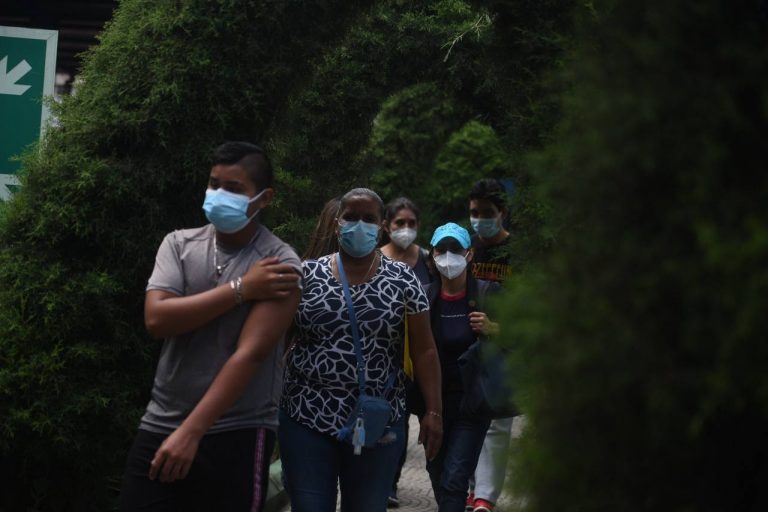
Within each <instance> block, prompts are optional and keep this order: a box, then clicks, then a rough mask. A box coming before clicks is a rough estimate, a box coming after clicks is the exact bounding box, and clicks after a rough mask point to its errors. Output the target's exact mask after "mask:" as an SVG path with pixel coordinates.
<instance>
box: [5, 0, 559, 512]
mask: <svg viewBox="0 0 768 512" xmlns="http://www.w3.org/2000/svg"><path fill="white" fill-rule="evenodd" d="M572 3H573V2H572V0H571V1H566V0H557V1H556V0H545V1H543V2H538V1H534V0H507V1H474V2H466V1H462V0H420V1H412V0H408V1H405V0H397V1H392V2H389V1H387V2H366V1H358V2H341V1H331V0H288V1H286V0H181V1H177V2H156V1H151V0H123V1H122V2H120V4H119V7H118V9H117V10H116V11H115V14H114V18H113V19H112V21H110V23H109V24H108V26H107V27H106V29H105V31H104V32H103V34H102V35H101V38H100V43H99V45H98V46H97V47H95V48H94V49H93V50H91V51H89V52H88V53H87V54H86V55H85V57H84V62H83V68H82V72H81V73H80V74H79V78H80V80H79V82H78V83H79V85H78V87H77V93H76V94H75V95H74V96H72V97H70V98H66V99H65V101H64V103H63V104H62V105H61V106H58V107H55V114H56V118H57V119H58V124H57V127H56V128H54V129H52V130H50V131H49V132H48V134H47V136H46V137H45V139H44V140H43V141H42V143H41V145H40V148H39V151H37V150H35V151H33V152H30V153H29V154H27V156H26V158H25V160H24V163H23V173H22V176H21V179H22V183H23V187H22V188H21V191H20V192H19V194H17V196H16V197H15V198H14V199H13V201H11V202H10V203H9V204H8V205H7V206H4V207H3V209H2V212H0V479H2V481H3V482H4V487H3V488H4V489H6V488H8V489H12V491H11V492H2V493H0V511H3V512H5V511H6V510H8V511H11V510H13V511H16V510H35V511H59V510H60V511H64V510H77V511H88V510H98V511H103V510H109V509H110V508H111V507H112V506H113V504H114V497H115V495H116V491H117V488H118V486H119V475H120V472H121V470H122V465H123V458H124V455H125V452H126V450H127V443H128V441H129V440H130V438H131V437H132V434H133V432H134V429H135V428H136V425H137V422H138V418H139V416H140V414H141V410H142V409H143V407H144V405H145V403H146V400H147V397H148V392H149V388H150V386H151V375H152V372H153V370H154V365H155V356H156V350H157V347H158V344H157V343H156V342H153V341H151V340H150V339H149V338H148V336H147V335H146V334H145V332H144V328H143V322H142V301H143V289H144V286H145V283H146V279H147V277H148V274H149V272H150V271H151V268H152V261H153V257H154V253H155V251H156V248H157V245H158V244H159V242H160V240H161V237H162V236H163V234H164V233H166V232H167V231H169V230H171V229H176V228H180V227H188V226H194V225H199V224H201V223H203V222H204V219H203V217H202V214H201V211H200V204H201V201H202V198H203V192H202V191H203V188H204V187H205V181H206V175H207V172H208V169H209V161H208V157H209V154H210V152H211V150H212V148H213V147H215V146H216V145H217V144H218V143H220V142H221V141H223V140H225V139H248V140H255V141H260V142H261V143H262V144H264V145H265V146H266V147H267V148H268V150H270V152H271V153H272V154H273V156H274V161H275V163H276V166H277V169H278V195H277V201H276V203H275V205H274V207H273V208H270V209H269V210H270V211H267V212H266V215H267V218H268V223H269V225H270V226H271V227H273V228H275V230H276V232H277V233H278V234H279V235H280V236H283V237H284V238H285V239H286V240H288V241H289V242H291V243H294V244H296V245H297V246H299V248H300V247H301V245H302V244H303V240H305V239H306V233H307V230H308V229H310V227H311V226H312V224H313V217H314V216H315V215H316V213H317V212H318V211H319V209H320V207H321V205H322V204H323V203H324V202H325V200H327V198H328V197H329V196H330V195H333V194H336V193H339V192H341V191H343V190H345V189H347V188H349V187H350V186H352V185H354V184H358V183H361V184H362V183H368V182H370V181H371V180H372V176H371V175H372V173H373V172H378V171H377V169H379V168H376V167H375V165H373V164H372V160H371V159H370V158H369V156H370V155H371V154H373V153H375V151H376V147H375V144H374V146H372V145H371V143H372V140H373V142H375V141H376V137H374V139H371V134H372V133H373V131H374V126H375V119H376V117H377V115H378V114H379V113H380V111H381V110H382V105H383V104H385V103H387V101H388V99H394V98H398V97H402V96H403V95H406V96H407V95H408V91H413V90H418V89H419V88H420V87H423V84H431V85H429V87H433V88H434V89H435V90H437V91H443V92H442V93H441V95H442V96H445V97H446V98H449V100H448V101H449V102H452V103H453V104H455V105H457V107H456V108H457V109H458V110H457V111H461V112H463V113H462V114H461V116H459V117H460V119H459V118H453V119H449V120H448V121H449V122H448V124H447V125H446V126H445V127H443V128H441V130H442V132H441V133H443V135H441V137H440V139H441V143H440V144H435V145H434V146H433V147H432V150H431V153H430V154H431V156H430V158H435V159H436V162H438V163H439V165H438V167H439V168H440V169H441V172H444V173H449V172H450V171H453V170H454V169H459V168H458V167H457V166H454V165H453V162H454V161H459V160H461V159H462V158H464V156H463V155H464V154H463V153H462V152H461V151H453V150H452V149H451V148H452V147H453V148H455V147H457V146H462V145H463V144H464V142H467V141H468V139H472V138H473V137H474V136H473V135H472V134H473V133H475V131H473V130H475V129H476V131H477V133H481V134H483V136H484V137H486V139H488V140H493V141H495V142H494V144H496V145H497V146H499V147H500V149H499V151H502V152H506V153H509V154H513V157H514V158H513V159H517V158H518V157H517V156H514V155H517V154H519V153H520V151H521V148H523V147H525V148H528V147H532V146H536V145H538V144H540V143H541V141H543V140H545V139H546V132H547V131H548V129H549V128H548V127H549V126H551V124H552V122H553V119H554V117H553V116H552V115H549V114H547V115H543V114H542V112H545V113H546V112H551V111H552V109H551V108H550V106H548V105H551V102H546V101H544V100H543V99H542V98H543V97H544V95H543V91H544V90H545V89H546V87H544V86H543V83H542V82H540V79H541V76H543V74H544V73H543V70H545V69H547V68H548V67H549V66H550V64H549V63H550V62H551V61H553V60H556V57H557V55H558V53H559V52H560V46H561V45H560V35H559V34H561V32H562V31H563V30H564V29H565V28H567V25H568V23H567V19H568V16H569V14H568V12H569V8H570V5H571V4H572ZM537 31H538V32H537ZM510 34H518V35H517V36H512V35H510ZM508 49H512V50H513V51H511V52H507V50H508ZM510 84H515V87H514V88H513V89H514V90H511V89H510V87H509V86H510ZM524 84H525V85H524ZM412 88H415V89H412ZM403 115H404V116H406V117H407V116H416V117H417V114H416V113H415V112H410V113H409V112H404V113H403ZM473 119H474V121H473V122H470V123H469V124H467V122H468V121H471V120H473ZM529 125H530V126H531V127H534V130H532V131H528V136H527V137H526V138H525V139H522V138H519V137H518V136H517V135H515V133H518V132H520V131H521V130H523V127H524V126H529ZM462 127H464V128H462ZM457 130H458V131H457ZM533 131H536V133H533ZM450 141H454V142H455V144H454V145H453V146H452V144H453V143H451V142H450ZM443 142H444V143H446V144H447V145H444V144H443ZM469 142H474V141H469ZM472 147H474V146H472ZM506 153H505V154H506ZM401 162H402V160H401ZM465 170H466V169H465ZM461 172H464V171H461ZM416 199H418V198H416ZM534 217H535V215H534V216H532V218H534ZM6 484H7V486H6Z"/></svg>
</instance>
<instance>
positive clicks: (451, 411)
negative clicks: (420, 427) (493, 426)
mask: <svg viewBox="0 0 768 512" xmlns="http://www.w3.org/2000/svg"><path fill="white" fill-rule="evenodd" d="M460 401H461V394H450V393H448V394H444V395H443V444H442V446H441V447H440V451H439V452H438V454H437V456H436V457H435V458H434V459H432V460H431V461H427V472H428V473H429V479H430V480H431V481H432V490H433V491H434V493H435V500H436V501H437V507H438V510H439V511H440V512H464V507H465V505H466V502H467V488H468V487H469V478H470V476H472V474H473V473H474V471H475V466H477V459H478V458H479V457H480V450H482V448H483V440H484V439H485V433H486V432H487V431H488V426H489V425H490V423H491V422H490V420H488V419H478V418H467V417H462V416H461V415H460V414H459V413H458V410H459V403H460Z"/></svg>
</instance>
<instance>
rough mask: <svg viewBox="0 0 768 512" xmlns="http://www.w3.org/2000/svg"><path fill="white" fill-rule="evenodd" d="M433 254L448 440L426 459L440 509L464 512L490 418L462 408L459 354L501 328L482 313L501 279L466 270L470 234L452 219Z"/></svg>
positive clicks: (432, 294) (431, 289) (430, 294)
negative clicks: (485, 278) (437, 276)
mask: <svg viewBox="0 0 768 512" xmlns="http://www.w3.org/2000/svg"><path fill="white" fill-rule="evenodd" d="M431 245H432V253H431V255H432V259H433V261H434V264H435V267H436V268H437V270H438V272H439V273H440V279H439V280H438V281H436V282H434V283H432V284H430V285H429V286H428V287H427V298H428V300H429V304H430V316H431V324H432V332H433V336H434V338H435V344H436V345H437V350H438V355H439V357H440V368H441V371H442V375H443V393H442V395H443V444H442V447H441V448H440V451H439V452H438V454H437V456H436V457H435V458H434V459H432V460H431V461H427V471H428V472H429V477H430V480H431V481H432V489H433V491H434V493H435V499H436V500H437V504H438V510H439V511H440V512H463V511H464V506H465V504H466V500H467V487H468V483H469V478H470V476H471V475H472V473H473V471H474V470H475V466H476V465H477V459H478V457H479V456H480V450H481V449H482V446H483V439H485V433H486V431H487V430H488V426H489V424H490V420H489V419H488V418H485V417H482V418H481V417H471V416H467V415H463V414H462V413H461V411H460V404H461V399H462V395H463V393H464V389H463V385H462V380H461V376H460V373H459V363H458V359H459V356H461V355H462V354H463V353H464V352H465V351H466V350H467V349H468V348H469V346H470V345H471V344H472V343H474V342H475V341H477V339H478V338H479V337H483V336H488V335H490V334H493V333H494V332H495V331H496V330H497V326H496V324H494V323H493V322H491V321H490V320H489V319H488V316H487V315H486V314H485V313H484V312H482V309H483V308H482V305H483V303H484V299H485V297H486V295H487V293H489V292H493V291H494V290H498V289H499V286H498V284H496V283H491V282H489V281H483V280H479V279H474V278H473V277H472V276H471V275H470V274H469V273H468V272H467V263H468V262H470V261H472V256H473V253H472V249H471V248H470V246H471V241H470V238H469V233H468V232H467V230H466V229H464V228H463V227H461V226H459V225H458V224H454V223H452V222H449V223H448V224H444V225H442V226H440V227H438V228H437V229H436V230H435V233H434V235H433V236H432V241H431Z"/></svg>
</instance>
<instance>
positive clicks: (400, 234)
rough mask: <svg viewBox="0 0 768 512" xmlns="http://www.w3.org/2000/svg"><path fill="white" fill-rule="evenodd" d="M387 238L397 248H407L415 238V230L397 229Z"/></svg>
mask: <svg viewBox="0 0 768 512" xmlns="http://www.w3.org/2000/svg"><path fill="white" fill-rule="evenodd" d="M389 238H391V239H392V243H394V244H395V245H396V246H398V247H399V248H401V249H407V248H408V246H409V245H411V244H412V243H413V241H414V240H416V230H415V229H411V228H401V229H397V230H395V231H392V232H391V233H390V234H389Z"/></svg>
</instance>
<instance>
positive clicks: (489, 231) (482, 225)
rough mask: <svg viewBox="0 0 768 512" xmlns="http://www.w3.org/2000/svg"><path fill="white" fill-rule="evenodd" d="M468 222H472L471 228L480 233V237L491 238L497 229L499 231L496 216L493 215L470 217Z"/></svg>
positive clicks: (499, 227) (496, 232)
mask: <svg viewBox="0 0 768 512" xmlns="http://www.w3.org/2000/svg"><path fill="white" fill-rule="evenodd" d="M469 222H470V224H472V229H474V230H475V233H477V234H478V235H480V238H493V237H494V236H496V235H497V234H498V232H499V231H501V226H500V223H499V218H498V217H494V218H493V219H481V218H479V217H470V218H469Z"/></svg>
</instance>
